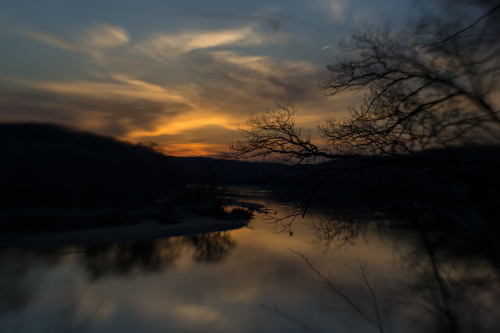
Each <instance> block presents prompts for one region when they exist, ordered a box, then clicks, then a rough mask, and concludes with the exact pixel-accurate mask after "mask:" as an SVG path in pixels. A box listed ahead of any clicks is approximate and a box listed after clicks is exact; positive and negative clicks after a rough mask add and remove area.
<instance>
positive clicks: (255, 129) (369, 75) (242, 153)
mask: <svg viewBox="0 0 500 333" xmlns="http://www.w3.org/2000/svg"><path fill="white" fill-rule="evenodd" d="M499 7H500V5H498V4H497V5H496V6H495V7H494V8H492V9H490V10H489V11H488V12H487V13H485V14H483V15H482V16H481V17H479V18H478V19H476V20H475V21H473V23H472V24H469V25H468V26H466V27H465V28H460V26H458V25H457V24H456V23H455V22H446V20H444V22H445V23H442V22H443V18H440V19H439V20H438V19H434V20H432V19H427V20H421V21H419V22H418V24H414V25H413V26H412V27H411V28H407V29H405V30H404V31H402V32H398V33H393V34H391V33H388V32H377V31H372V30H363V31H360V32H356V33H354V34H353V35H352V36H350V37H349V38H346V39H345V40H344V41H343V42H342V43H341V45H340V51H341V56H340V57H339V58H338V59H337V60H336V61H334V62H333V63H331V64H329V65H328V66H327V69H328V71H329V76H328V77H327V78H325V79H324V80H323V81H322V82H321V83H320V88H321V89H323V90H324V91H325V92H326V93H327V94H329V95H332V96H333V95H337V94H339V93H342V92H345V91H354V92H358V91H362V92H364V93H365V95H364V100H363V102H362V104H361V105H360V106H358V107H352V108H351V109H350V110H349V114H348V116H347V117H345V118H344V119H341V120H337V119H333V118H332V119H329V120H326V121H325V122H324V123H322V124H320V125H319V126H318V129H319V132H320V134H321V137H322V139H323V145H321V144H317V143H315V142H313V141H312V140H311V136H310V133H303V131H301V129H299V128H297V127H296V125H295V122H294V120H293V114H294V113H295V108H294V107H293V105H292V106H285V107H278V109H277V110H276V111H274V112H269V113H266V114H264V115H260V116H253V117H252V118H250V120H249V122H248V125H249V126H248V128H249V129H245V130H242V132H243V136H244V138H243V139H242V140H240V141H238V142H236V143H233V144H232V145H231V147H230V148H231V150H232V151H233V155H232V156H233V157H255V156H263V157H266V156H278V157H280V158H281V159H282V160H284V161H286V162H297V161H298V162H299V163H300V162H302V161H304V160H309V159H318V158H326V159H336V158H347V157H351V158H352V156H355V155H368V154H376V155H391V154H401V153H411V152H415V151H418V150H423V149H427V148H442V147H454V146H460V145H465V144H485V143H486V144H489V143H495V144H498V143H499V142H500V115H499V112H500V110H499V108H498V105H496V104H495V103H498V100H496V101H495V94H496V93H498V91H499V89H500V86H499V84H498V76H499V73H500V59H499V57H498V54H500V41H499V39H498V35H497V34H496V27H495V29H492V30H489V28H490V27H489V24H490V23H489V22H491V20H485V19H484V18H485V17H487V16H490V15H492V14H493V13H494V12H496V11H497V9H498V8H499Z"/></svg>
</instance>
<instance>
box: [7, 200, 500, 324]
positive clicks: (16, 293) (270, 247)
mask: <svg viewBox="0 0 500 333" xmlns="http://www.w3.org/2000/svg"><path fill="white" fill-rule="evenodd" d="M258 194H259V195H254V196H253V197H252V193H248V192H246V193H244V195H245V201H246V202H248V203H250V202H256V203H259V204H264V205H265V206H266V207H268V208H269V209H271V210H277V211H278V214H277V215H278V216H279V211H284V210H286V209H287V208H289V207H287V206H286V205H283V204H279V203H276V202H271V201H269V200H267V199H266V197H265V196H263V195H262V193H258ZM269 215H270V214H269V212H268V211H267V214H264V213H263V214H262V215H260V216H256V218H255V220H254V221H252V224H251V228H243V229H239V230H233V231H224V232H213V233H205V234H199V235H192V236H183V237H171V238H166V239H159V240H154V241H143V242H133V243H120V244H109V245H100V246H88V247H66V248H61V249H57V250H39V249H3V250H1V251H0V327H1V328H2V329H1V332H40V331H51V332H68V331H73V332H84V331H87V332H137V331H148V332H200V331H203V332H238V331H239V332H256V331H269V332H271V331H272V332H275V331H286V332H307V331H313V332H330V331H336V332H430V331H436V332H494V331H495V329H496V328H497V327H500V326H499V325H500V320H499V319H500V316H499V314H500V313H499V310H498V309H500V279H499V269H498V268H499V265H498V260H497V258H498V253H495V252H494V251H491V247H489V246H488V245H487V244H486V241H485V240H484V239H482V240H481V241H479V240H477V239H475V238H477V237H476V236H475V235H474V234H472V233H467V234H460V233H454V234H453V235H451V234H443V233H442V232H440V231H437V230H429V229H428V228H425V227H421V226H420V227H419V224H416V223H414V222H412V221H410V222H408V221H406V222H405V223H402V222H401V221H387V220H382V219H380V220H373V219H372V220H367V219H355V218H351V219H346V218H345V217H344V218H340V217H335V218H333V217H332V216H331V215H329V216H327V217H320V216H313V217H310V218H306V219H304V220H296V221H295V222H294V224H293V236H292V234H291V233H275V232H274V231H275V230H274V228H273V225H270V224H269V223H268V222H269ZM271 215H273V214H272V213H271ZM478 237H479V236H478ZM486 238H487V237H486ZM478 243H481V244H482V246H478ZM488 248H489V249H490V250H489V251H486V252H483V251H480V249H488Z"/></svg>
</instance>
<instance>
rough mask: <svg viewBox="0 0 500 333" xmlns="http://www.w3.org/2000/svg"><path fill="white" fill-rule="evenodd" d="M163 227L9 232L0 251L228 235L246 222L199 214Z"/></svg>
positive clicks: (150, 223)
mask: <svg viewBox="0 0 500 333" xmlns="http://www.w3.org/2000/svg"><path fill="white" fill-rule="evenodd" d="M178 221H179V222H177V223H172V224H166V223H161V222H158V221H156V220H152V219H147V220H143V221H141V222H138V223H134V224H127V225H120V226H103V227H91V228H81V229H71V230H46V231H43V230H42V231H36V232H34V231H26V232H23V231H11V232H2V234H1V235H0V248H33V247H36V248H54V247H62V246H71V245H75V246H82V245H102V244H109V243H122V242H139V241H151V240H155V239H160V238H167V237H176V236H186V235H194V234H202V233H207V232H217V231H228V230H234V229H239V228H242V227H245V226H246V225H247V224H248V221H244V220H232V219H218V218H213V217H208V216H203V215H198V214H186V215H185V216H182V217H179V218H178Z"/></svg>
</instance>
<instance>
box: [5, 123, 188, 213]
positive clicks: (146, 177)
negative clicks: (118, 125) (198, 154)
mask: <svg viewBox="0 0 500 333" xmlns="http://www.w3.org/2000/svg"><path fill="white" fill-rule="evenodd" d="M0 161H1V164H0V207H2V206H3V207H5V206H19V205H20V206H26V205H40V206H43V207H47V206H69V207H91V206H99V205H110V204H111V205H123V206H140V205H142V204H144V203H147V202H149V201H151V200H153V199H154V198H155V197H157V196H165V195H168V194H170V193H172V192H176V191H178V190H180V189H181V188H183V187H184V186H185V177H184V172H183V170H182V168H180V167H179V166H178V165H177V163H176V161H175V160H174V159H173V158H170V157H166V156H164V155H162V154H159V153H156V152H154V151H152V150H150V149H148V148H145V147H141V146H137V145H132V144H129V143H125V142H121V141H118V140H116V139H113V138H110V137H104V136H99V135H95V134H91V133H87V132H81V131H77V130H73V129H70V128H66V127H62V126H57V125H49V124H33V123H25V124H1V125H0Z"/></svg>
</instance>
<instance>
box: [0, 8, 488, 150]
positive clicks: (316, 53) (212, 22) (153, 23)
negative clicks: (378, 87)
mask: <svg viewBox="0 0 500 333" xmlns="http://www.w3.org/2000/svg"><path fill="white" fill-rule="evenodd" d="M442 2H443V3H451V2H450V1H447V0H442ZM462 2H466V1H465V0H462ZM479 2H481V1H479ZM482 2H484V3H491V2H492V1H482ZM418 6H419V5H418V2H416V1H411V0H379V1H370V0H351V1H349V0H310V1H305V0H304V1H300V0H287V1H284V0H283V1H278V0H274V1H263V0H252V1H234V0H232V1H230V0H215V1H190V0H184V1H180V0H179V1H175V0H171V1H167V0H163V1H160V0H142V1H130V0H120V1H118V0H112V1H111V0H106V1H105V0H98V1H96V0H87V1H80V2H76V1H65V0H45V1H35V0H32V1H27V0H3V1H1V2H0V50H1V51H0V122H14V121H15V122H18V121H22V122H27V121H29V122H33V121H34V122H44V123H56V124H62V125H67V126H71V127H75V128H78V129H81V130H86V131H91V132H94V133H98V134H102V135H109V136H114V137H116V138H119V139H123V140H127V141H131V142H156V143H158V144H159V145H160V146H162V147H163V149H164V152H165V153H167V154H172V155H177V156H215V154H217V153H218V152H221V151H223V150H225V149H227V146H228V144H229V143H230V142H232V141H234V140H236V139H238V138H239V137H240V132H239V130H238V128H239V127H243V128H244V126H245V123H246V120H247V119H248V118H249V116H250V115H252V114H259V113H262V112H265V111H267V110H272V109H274V108H275V107H276V105H278V104H279V105H286V104H288V103H293V104H294V105H295V106H296V108H297V113H296V122H297V125H298V126H300V127H303V128H305V129H314V127H315V126H316V124H317V123H318V122H320V121H321V120H322V119H328V118H329V117H340V116H341V115H342V114H343V113H344V112H345V111H346V110H347V107H348V106H349V105H353V104H356V103H357V102H359V100H360V98H361V97H362V96H359V95H352V94H343V95H340V96H333V97H332V96H326V95H325V93H324V92H323V91H320V90H319V89H318V88H317V86H318V82H319V80H320V79H321V78H322V77H325V75H326V69H325V65H326V64H327V63H329V62H331V61H332V60H333V59H335V57H336V52H337V46H338V43H339V42H340V41H341V39H342V38H343V37H345V36H347V35H349V34H350V33H351V32H353V30H354V29H357V28H362V27H376V28H386V29H389V30H391V29H398V28H399V27H401V26H403V25H404V23H405V22H407V21H408V20H409V19H410V18H411V17H412V15H414V11H415V10H416V7H418Z"/></svg>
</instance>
